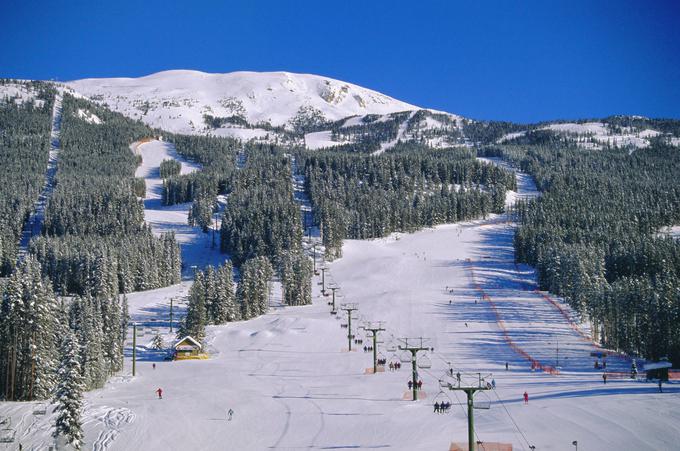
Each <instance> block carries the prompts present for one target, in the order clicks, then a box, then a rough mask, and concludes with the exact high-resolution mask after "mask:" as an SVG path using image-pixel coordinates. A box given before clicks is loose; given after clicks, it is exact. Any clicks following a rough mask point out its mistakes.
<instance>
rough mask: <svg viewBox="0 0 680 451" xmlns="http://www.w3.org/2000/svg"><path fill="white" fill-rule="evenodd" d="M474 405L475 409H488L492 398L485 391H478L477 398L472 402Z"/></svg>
mask: <svg viewBox="0 0 680 451" xmlns="http://www.w3.org/2000/svg"><path fill="white" fill-rule="evenodd" d="M472 407H474V408H475V409H484V410H488V409H490V408H491V398H490V397H489V395H487V394H486V392H485V391H483V390H482V391H478V392H477V394H476V395H475V400H474V403H473V404H472Z"/></svg>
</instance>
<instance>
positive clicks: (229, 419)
mask: <svg viewBox="0 0 680 451" xmlns="http://www.w3.org/2000/svg"><path fill="white" fill-rule="evenodd" d="M227 415H229V418H227V421H231V418H232V417H233V416H234V411H233V410H232V409H229V411H228V412H227Z"/></svg>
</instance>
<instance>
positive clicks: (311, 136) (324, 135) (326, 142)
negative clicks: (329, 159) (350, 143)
mask: <svg viewBox="0 0 680 451" xmlns="http://www.w3.org/2000/svg"><path fill="white" fill-rule="evenodd" d="M341 144H347V143H346V142H343V141H333V139H332V132H331V131H330V130H326V131H323V132H313V133H307V134H306V135H305V147H307V148H308V149H310V150H317V149H322V148H324V147H335V146H339V145H341Z"/></svg>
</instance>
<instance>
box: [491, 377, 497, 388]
mask: <svg viewBox="0 0 680 451" xmlns="http://www.w3.org/2000/svg"><path fill="white" fill-rule="evenodd" d="M491 386H492V387H493V389H494V390H495V389H496V379H491Z"/></svg>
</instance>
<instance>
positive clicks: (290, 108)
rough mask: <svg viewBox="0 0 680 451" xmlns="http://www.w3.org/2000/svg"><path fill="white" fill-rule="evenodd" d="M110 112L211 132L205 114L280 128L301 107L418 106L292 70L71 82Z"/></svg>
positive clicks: (344, 113) (329, 111)
mask: <svg viewBox="0 0 680 451" xmlns="http://www.w3.org/2000/svg"><path fill="white" fill-rule="evenodd" d="M67 85H68V86H70V87H71V88H73V89H74V90H75V91H76V92H78V93H80V94H83V95H85V96H87V97H90V98H92V99H93V100H96V101H99V102H102V103H106V104H107V105H108V106H109V107H110V108H111V109H113V110H115V111H119V112H121V113H123V114H125V115H127V116H130V117H133V118H138V119H141V120H143V121H144V122H146V123H147V124H149V125H151V126H154V127H160V128H163V129H166V130H169V131H173V132H180V133H201V132H202V131H207V124H206V123H205V119H204V115H210V116H213V117H215V118H225V119H226V118H232V119H231V120H232V121H234V120H236V121H237V120H238V118H240V119H243V120H244V121H247V122H248V123H250V124H257V123H269V125H272V126H282V125H286V124H288V123H289V121H290V120H291V119H292V118H294V117H296V116H297V115H298V114H299V113H300V111H301V109H302V111H305V112H307V113H309V112H312V113H315V114H318V113H320V114H322V115H323V117H324V118H325V119H326V120H338V119H342V118H345V117H348V116H354V115H365V114H387V113H393V112H397V111H406V110H416V109H418V107H416V106H414V105H411V104H408V103H405V102H402V101H399V100H396V99H394V98H392V97H389V96H387V95H384V94H381V93H379V92H376V91H372V90H370V89H366V88H362V87H360V86H357V85H354V84H352V83H346V82H343V81H339V80H335V79H332V78H328V77H322V76H318V75H308V74H294V73H290V72H231V73H226V74H208V73H204V72H199V71H193V70H171V71H165V72H158V73H156V74H152V75H148V76H145V77H140V78H90V79H83V80H76V81H72V82H69V83H67Z"/></svg>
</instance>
